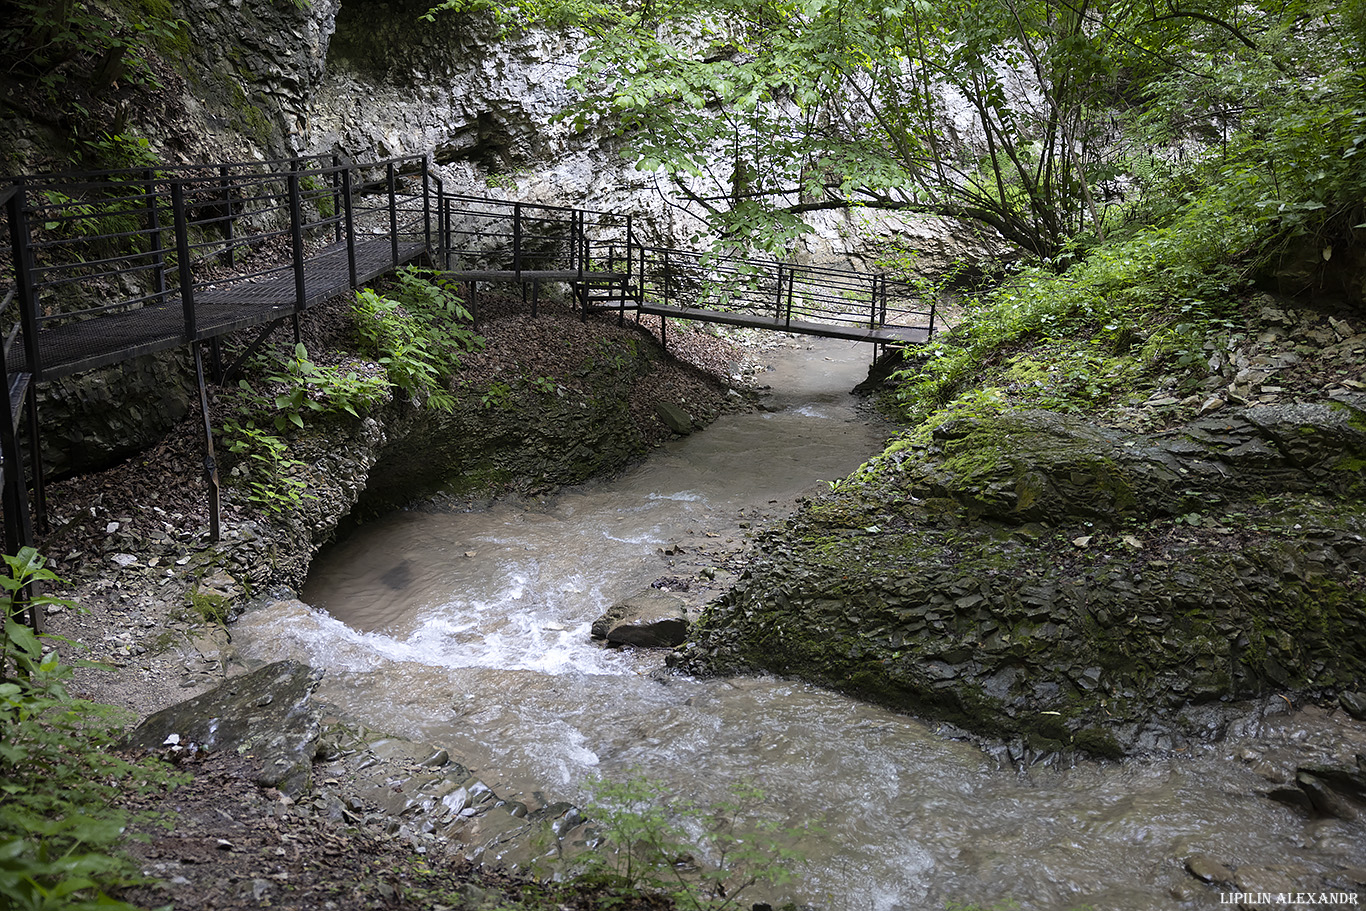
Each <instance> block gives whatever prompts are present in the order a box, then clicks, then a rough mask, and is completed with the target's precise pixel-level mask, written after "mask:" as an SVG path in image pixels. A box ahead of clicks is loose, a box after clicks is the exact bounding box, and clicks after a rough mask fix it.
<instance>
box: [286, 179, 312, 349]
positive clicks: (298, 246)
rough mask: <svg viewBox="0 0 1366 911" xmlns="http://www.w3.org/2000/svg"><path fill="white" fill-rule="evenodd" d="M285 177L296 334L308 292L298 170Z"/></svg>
mask: <svg viewBox="0 0 1366 911" xmlns="http://www.w3.org/2000/svg"><path fill="white" fill-rule="evenodd" d="M286 179H287V180H288V183H289V247H290V255H291V256H293V257H294V318H295V320H296V322H295V326H296V332H295V334H296V335H297V334H298V332H297V326H298V323H297V320H298V318H299V314H300V312H302V311H303V309H304V307H305V306H306V303H307V293H308V291H307V289H306V288H305V287H304V225H303V214H304V213H303V204H302V200H301V198H300V193H299V172H298V171H297V170H294V169H291V170H290V172H289V177H288V178H286ZM295 340H296V341H297V339H295Z"/></svg>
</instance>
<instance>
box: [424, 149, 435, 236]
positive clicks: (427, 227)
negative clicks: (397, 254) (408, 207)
mask: <svg viewBox="0 0 1366 911" xmlns="http://www.w3.org/2000/svg"><path fill="white" fill-rule="evenodd" d="M431 193H432V188H431V177H430V175H429V174H428V172H427V158H426V156H423V158H422V232H423V238H422V239H423V242H424V243H425V244H426V245H427V255H428V256H431V255H432V195H431ZM433 258H435V257H433Z"/></svg>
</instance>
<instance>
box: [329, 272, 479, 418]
mask: <svg viewBox="0 0 1366 911" xmlns="http://www.w3.org/2000/svg"><path fill="white" fill-rule="evenodd" d="M390 295H391V296H381V295H380V294H378V293H377V292H375V291H374V290H372V289H369V288H365V289H362V290H361V291H358V292H356V304H355V306H354V308H353V309H352V319H353V322H354V324H355V327H356V332H357V334H358V335H359V336H360V340H361V343H362V345H363V346H364V347H365V348H366V349H367V350H368V351H370V352H371V353H372V354H374V355H375V356H376V358H377V359H378V361H379V363H380V364H381V365H382V366H383V367H384V368H385V371H386V372H387V374H388V376H389V379H390V381H391V382H393V384H394V385H396V386H398V387H399V388H400V389H402V390H404V391H405V392H406V393H408V396H409V397H410V398H411V399H412V400H413V401H414V402H418V403H421V404H423V405H425V406H426V407H428V408H433V409H437V410H441V411H449V410H450V409H451V408H453V407H454V406H455V400H454V398H452V397H451V394H450V388H449V386H450V380H451V377H452V376H453V375H454V373H455V371H456V370H458V369H459V367H460V359H461V355H462V354H463V353H464V352H466V351H471V350H477V349H479V348H482V347H484V338H483V336H480V335H478V334H476V333H475V332H474V331H473V330H471V329H470V328H469V327H468V325H467V323H469V322H470V321H471V319H472V317H471V316H470V313H469V311H468V310H466V309H465V306H464V303H463V302H462V301H461V300H460V297H459V296H458V295H457V294H456V293H455V286H454V285H453V284H450V283H448V282H446V281H445V280H443V279H441V278H440V277H439V276H435V274H434V273H423V272H420V271H418V270H415V269H403V270H401V271H400V272H399V273H398V288H397V289H395V290H394V291H391V292H390Z"/></svg>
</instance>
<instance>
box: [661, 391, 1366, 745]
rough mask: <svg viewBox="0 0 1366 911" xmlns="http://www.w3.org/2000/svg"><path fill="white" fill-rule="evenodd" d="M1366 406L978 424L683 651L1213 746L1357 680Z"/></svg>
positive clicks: (1362, 649) (989, 710)
mask: <svg viewBox="0 0 1366 911" xmlns="http://www.w3.org/2000/svg"><path fill="white" fill-rule="evenodd" d="M1364 458H1366V413H1363V411H1361V410H1359V409H1357V408H1354V407H1352V406H1350V405H1347V404H1341V403H1335V404H1323V405H1287V406H1267V407H1253V408H1245V409H1230V410H1228V411H1225V412H1221V413H1220V414H1219V415H1218V416H1217V417H1209V418H1202V419H1198V420H1196V421H1194V422H1193V423H1191V424H1188V425H1186V426H1184V427H1181V428H1179V429H1178V430H1175V431H1172V432H1168V433H1164V434H1154V435H1141V434H1122V433H1120V432H1118V431H1113V430H1108V429H1105V428H1101V427H1097V426H1093V425H1090V424H1088V423H1086V422H1084V421H1081V420H1079V419H1076V418H1070V417H1066V416H1063V415H1058V414H1051V413H1047V412H1038V411H1005V412H1003V413H980V414H976V415H972V416H968V417H962V418H958V419H955V420H951V421H949V422H946V423H944V424H942V425H941V426H939V427H938V428H936V429H935V430H934V431H933V432H922V433H920V434H919V435H917V436H914V437H912V438H911V439H910V440H908V441H906V442H903V443H902V444H900V445H897V446H893V447H891V448H890V449H889V450H888V452H887V453H886V454H884V455H883V456H882V457H881V458H880V459H879V460H875V462H874V463H873V465H872V466H871V467H870V468H869V469H867V470H866V471H865V473H864V476H863V477H862V478H861V479H859V480H856V481H851V482H848V483H847V484H846V485H845V486H844V488H843V489H841V490H840V491H839V492H837V493H836V494H834V495H832V496H830V497H829V498H826V499H822V500H820V501H817V502H813V503H810V504H808V505H807V506H806V507H805V508H804V509H802V510H801V512H799V513H798V514H797V515H796V516H795V517H793V518H792V519H791V520H789V521H788V522H787V523H786V525H785V526H783V527H780V528H777V529H775V530H772V531H770V532H768V533H766V536H765V537H764V538H763V539H762V540H761V541H760V542H759V543H758V544H757V546H756V549H755V551H756V552H755V556H754V560H753V563H752V568H751V570H750V573H749V575H748V576H747V578H745V579H743V580H742V581H741V583H740V584H739V585H738V586H737V587H736V588H735V589H734V590H733V591H732V592H730V593H729V594H728V595H727V596H726V597H724V598H723V599H721V600H720V601H719V602H717V603H714V604H713V605H712V606H711V607H710V608H709V609H708V611H707V612H706V613H705V614H704V616H703V618H702V620H701V621H700V623H699V624H698V625H697V626H695V627H694V632H693V634H692V640H691V642H690V644H689V646H688V647H687V649H686V650H685V652H684V653H683V654H682V655H681V657H680V658H679V661H678V663H680V664H681V666H683V667H685V668H687V669H689V670H691V671H694V672H705V673H733V672H737V671H744V670H754V669H763V670H767V671H772V672H776V673H782V674H792V675H795V676H799V677H803V678H805V679H808V680H812V681H815V682H818V683H822V684H826V685H829V686H833V687H835V688H838V689H841V690H844V691H847V692H850V693H852V694H855V695H859V696H862V697H866V698H869V699H873V700H875V701H878V702H882V703H885V704H888V705H890V706H893V707H896V708H901V709H905V710H909V711H915V712H919V713H924V714H927V715H931V716H934V717H938V718H942V719H946V720H949V721H952V722H955V723H957V724H960V725H962V726H963V727H966V728H969V729H972V730H975V731H978V732H982V733H988V734H992V735H1003V736H1006V737H1010V736H1015V735H1019V736H1023V737H1025V738H1026V739H1028V740H1029V741H1030V742H1032V743H1034V744H1035V745H1037V746H1039V747H1040V748H1042V749H1058V748H1066V747H1071V748H1079V749H1083V750H1087V751H1090V752H1093V753H1098V754H1102V755H1119V754H1121V753H1125V752H1129V751H1134V750H1145V749H1159V748H1162V747H1164V746H1166V747H1169V746H1170V745H1171V744H1172V743H1173V742H1174V741H1173V737H1175V738H1178V739H1179V738H1181V737H1190V736H1202V737H1203V736H1213V735H1217V734H1219V733H1220V732H1221V729H1222V727H1221V726H1222V724H1223V718H1222V715H1221V713H1220V712H1219V711H1218V708H1217V706H1218V705H1219V704H1220V703H1222V702H1224V701H1228V700H1234V699H1250V698H1257V697H1267V696H1270V695H1272V694H1280V693H1289V694H1294V693H1301V694H1313V695H1329V694H1333V693H1336V692H1338V691H1354V690H1358V689H1360V688H1361V686H1362V684H1363V681H1366V586H1363V583H1362V580H1363V578H1366V502H1363V501H1364V500H1366V489H1364V488H1363V478H1364V477H1366V474H1363V471H1362V466H1363V465H1366V461H1363V459H1364Z"/></svg>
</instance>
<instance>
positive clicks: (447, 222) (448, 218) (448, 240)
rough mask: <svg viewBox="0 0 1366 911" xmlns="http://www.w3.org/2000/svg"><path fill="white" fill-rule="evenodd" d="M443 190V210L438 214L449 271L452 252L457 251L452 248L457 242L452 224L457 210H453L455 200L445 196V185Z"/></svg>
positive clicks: (442, 246)
mask: <svg viewBox="0 0 1366 911" xmlns="http://www.w3.org/2000/svg"><path fill="white" fill-rule="evenodd" d="M441 192H442V201H441V212H440V214H439V215H438V216H437V220H438V222H439V223H440V225H441V249H443V250H445V251H446V259H445V265H446V271H448V272H449V271H450V268H451V254H452V253H454V252H455V251H454V250H452V249H451V247H452V246H454V244H455V234H454V233H453V232H452V230H451V225H452V224H453V223H454V221H455V212H454V211H452V210H453V209H454V208H455V200H454V199H453V198H451V197H448V196H445V192H446V190H445V187H442V190H441Z"/></svg>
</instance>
